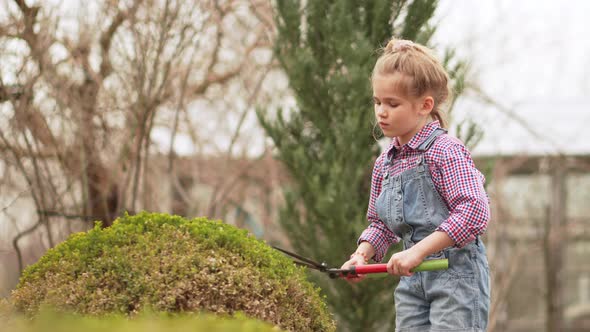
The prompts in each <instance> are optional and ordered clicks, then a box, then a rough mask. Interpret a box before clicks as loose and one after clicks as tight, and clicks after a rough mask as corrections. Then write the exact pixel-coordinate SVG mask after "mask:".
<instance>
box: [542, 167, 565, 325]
mask: <svg viewBox="0 0 590 332" xmlns="http://www.w3.org/2000/svg"><path fill="white" fill-rule="evenodd" d="M566 173H567V168H566V166H565V160H563V158H561V157H556V158H555V159H554V160H553V162H552V163H551V169H550V174H551V184H550V193H549V195H550V201H549V218H548V220H547V223H548V225H547V227H546V234H545V235H546V237H545V263H546V265H545V268H546V282H547V293H546V294H547V301H546V304H547V306H546V315H547V316H546V331H547V332H552V331H562V330H563V329H562V327H563V326H564V324H563V307H564V306H563V284H564V283H563V279H564V278H563V277H564V273H565V271H564V270H563V269H564V266H565V264H564V259H565V255H564V252H565V246H566V245H567V234H566V230H567V229H566V205H565V204H566V185H565V180H566V177H567V174H566Z"/></svg>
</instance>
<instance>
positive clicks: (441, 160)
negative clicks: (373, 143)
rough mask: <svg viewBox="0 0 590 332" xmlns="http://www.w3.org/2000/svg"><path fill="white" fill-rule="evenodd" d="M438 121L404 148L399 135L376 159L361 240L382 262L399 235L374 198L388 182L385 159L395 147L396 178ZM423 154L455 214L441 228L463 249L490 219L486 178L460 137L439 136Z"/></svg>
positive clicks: (412, 161)
mask: <svg viewBox="0 0 590 332" xmlns="http://www.w3.org/2000/svg"><path fill="white" fill-rule="evenodd" d="M439 127H440V124H439V122H438V121H433V122H431V123H429V124H427V125H426V126H424V127H423V128H422V129H421V130H420V131H419V132H418V133H417V134H416V135H414V137H412V139H411V140H410V141H409V142H408V143H407V144H404V146H402V147H400V146H399V142H398V140H397V137H396V138H394V139H393V140H392V142H391V144H390V145H389V147H388V148H387V149H386V150H385V151H384V152H383V153H382V154H381V155H380V156H379V158H377V160H376V161H375V166H374V167H373V174H372V177H371V197H370V198H369V209H368V211H367V220H368V221H369V222H370V225H369V227H367V229H365V230H364V231H363V233H362V234H361V236H360V238H359V240H358V243H361V242H362V241H367V242H369V243H370V244H371V245H373V248H375V256H374V257H373V259H374V260H375V261H377V262H380V261H381V260H382V259H383V256H384V255H385V253H386V252H387V249H388V248H389V246H390V245H391V244H393V243H396V242H398V241H399V240H400V239H399V237H398V236H396V235H395V234H394V233H393V232H392V231H390V230H389V228H387V226H385V224H384V223H383V222H382V221H381V220H380V219H379V216H378V215H377V210H376V209H375V202H376V201H377V197H379V194H380V193H381V182H382V181H383V175H384V172H383V167H384V158H386V156H387V155H391V153H392V152H393V149H395V150H396V151H397V152H396V154H395V157H394V158H393V160H392V163H391V165H390V166H389V172H390V175H391V176H396V175H398V174H400V173H402V172H403V171H405V170H407V169H410V168H412V167H414V165H416V162H417V158H418V156H419V155H420V154H421V152H419V151H417V150H416V148H417V147H418V146H419V145H420V144H421V143H422V142H423V141H424V140H425V139H426V138H428V137H429V136H430V134H431V133H432V132H433V131H434V130H435V129H436V128H439ZM424 158H425V160H426V162H427V163H428V165H429V168H430V174H431V175H432V181H433V182H434V185H435V187H436V190H437V191H438V192H439V193H440V195H441V197H442V198H443V199H444V201H445V203H446V205H447V207H448V209H449V212H450V215H449V217H448V218H447V219H446V220H444V221H443V222H442V223H441V225H440V226H439V227H438V228H437V229H436V230H437V231H443V232H445V233H447V234H448V235H449V237H450V238H451V239H453V241H455V246H457V247H463V246H465V245H466V244H468V243H469V242H471V241H473V240H475V238H476V236H478V235H480V234H483V232H484V231H485V229H486V227H487V224H488V220H489V219H490V206H489V199H488V196H487V194H486V192H485V190H484V188H483V184H484V182H485V178H484V176H483V174H481V172H480V171H479V170H477V168H475V165H474V163H473V160H472V159H471V154H470V153H469V151H468V150H467V148H466V147H465V146H464V145H463V143H461V141H459V140H458V139H456V138H454V137H451V136H449V135H446V134H443V135H441V136H439V137H438V138H437V139H436V141H435V142H434V144H433V145H432V146H431V147H430V149H429V150H428V151H426V152H425V153H424Z"/></svg>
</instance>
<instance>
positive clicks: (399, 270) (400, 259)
mask: <svg viewBox="0 0 590 332" xmlns="http://www.w3.org/2000/svg"><path fill="white" fill-rule="evenodd" d="M423 259H424V257H423V255H422V254H420V253H419V252H418V251H417V250H413V247H412V248H410V249H407V250H404V251H400V252H396V253H395V254H393V255H392V256H391V258H390V259H389V262H387V273H389V274H392V275H398V276H405V277H409V276H411V275H412V274H414V273H412V272H410V270H411V269H413V268H415V267H416V266H418V265H419V264H420V263H422V260H423Z"/></svg>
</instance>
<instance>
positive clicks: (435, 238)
mask: <svg viewBox="0 0 590 332" xmlns="http://www.w3.org/2000/svg"><path fill="white" fill-rule="evenodd" d="M453 245H455V242H454V241H453V240H452V239H451V238H450V237H449V235H448V234H447V233H445V232H440V231H435V232H433V233H432V234H430V235H428V236H427V237H425V238H424V239H423V240H422V241H420V242H418V243H416V244H415V245H414V246H413V247H411V248H410V249H407V250H404V251H401V252H397V253H395V254H393V255H392V256H391V258H390V259H389V262H387V272H388V273H390V274H393V275H400V276H411V275H412V274H413V273H412V272H410V270H411V269H413V268H414V267H416V266H417V265H418V264H420V263H422V261H423V260H424V259H425V258H426V257H427V256H428V255H431V254H434V253H435V252H439V251H441V250H443V249H445V248H448V247H450V246H453Z"/></svg>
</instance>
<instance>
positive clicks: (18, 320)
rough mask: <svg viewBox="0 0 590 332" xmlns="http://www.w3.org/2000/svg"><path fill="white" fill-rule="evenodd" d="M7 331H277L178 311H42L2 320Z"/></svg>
mask: <svg viewBox="0 0 590 332" xmlns="http://www.w3.org/2000/svg"><path fill="white" fill-rule="evenodd" d="M3 326H4V328H6V331H11V332H55V331H60V332H78V331H86V332H99V331H108V332H143V331H150V332H175V331H192V332H213V331H240V332H274V331H278V329H277V328H273V327H272V325H269V324H267V323H264V322H260V321H256V320H253V319H248V318H246V317H220V316H218V315H211V314H201V315H190V316H189V315H181V316H178V317H173V316H163V315H160V316H149V315H144V316H140V317H136V318H134V319H132V320H130V319H126V318H125V317H123V316H120V315H117V316H109V317H101V318H97V317H81V316H76V315H63V314H56V313H52V312H43V313H41V314H40V315H39V317H36V318H35V319H34V320H29V319H25V318H22V317H15V318H13V319H12V320H10V321H9V322H8V323H7V324H3Z"/></svg>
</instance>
